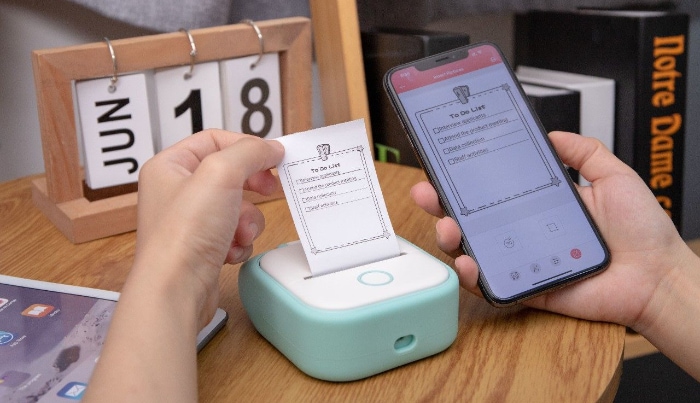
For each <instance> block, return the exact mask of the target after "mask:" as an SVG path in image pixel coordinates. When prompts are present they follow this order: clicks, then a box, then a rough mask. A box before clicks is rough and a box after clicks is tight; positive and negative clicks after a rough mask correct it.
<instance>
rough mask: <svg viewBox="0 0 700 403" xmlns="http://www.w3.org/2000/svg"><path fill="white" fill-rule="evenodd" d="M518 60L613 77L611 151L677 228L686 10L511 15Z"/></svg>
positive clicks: (556, 68)
mask: <svg viewBox="0 0 700 403" xmlns="http://www.w3.org/2000/svg"><path fill="white" fill-rule="evenodd" d="M515 30H516V35H515V37H516V46H515V48H516V63H517V64H525V65H528V66H533V67H539V68H544V69H552V70H561V71H568V72H572V73H578V74H587V75H594V76H599V77H606V78H611V79H613V80H615V88H616V93H615V99H616V100H615V104H616V111H615V140H614V152H615V154H616V155H617V156H618V157H619V158H620V159H621V160H623V161H624V162H625V163H627V164H628V165H630V166H631V167H632V168H634V169H635V170H636V171H637V173H638V174H639V175H640V176H641V177H642V179H643V180H644V181H645V182H646V183H647V185H649V187H650V188H651V190H652V192H653V193H654V194H655V196H656V198H657V200H658V201H659V203H660V204H661V206H662V207H663V208H664V209H665V210H666V212H667V213H668V214H669V215H670V216H671V218H672V219H673V222H674V223H675V225H676V227H677V228H678V229H679V230H680V226H681V210H682V189H683V152H684V150H683V142H684V136H685V130H686V129H685V125H684V119H685V113H686V76H687V71H688V69H687V49H688V47H687V44H688V16H687V15H685V14H678V13H674V12H668V11H649V10H644V11H634V10H618V11H612V10H581V11H574V12H554V11H533V12H529V13H527V14H523V15H518V16H517V17H516V27H515Z"/></svg>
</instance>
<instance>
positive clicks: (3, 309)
mask: <svg viewBox="0 0 700 403" xmlns="http://www.w3.org/2000/svg"><path fill="white" fill-rule="evenodd" d="M0 296H1V297H0V402H3V403H13V402H28V401H38V402H64V401H66V399H68V400H70V399H73V400H79V399H80V398H81V397H82V395H83V392H84V390H85V387H86V385H87V381H88V379H89V378H90V375H91V374H92V370H93V369H94V366H95V362H96V360H97V358H98V357H99V354H100V351H101V348H102V345H103V343H104V338H105V336H106V334H107V329H108V327H109V322H110V319H111V317H112V312H113V311H114V307H115V304H116V302H115V301H110V300H103V299H98V298H93V297H86V296H79V295H66V294H62V293H59V292H53V291H45V290H37V289H33V288H27V287H20V286H14V285H8V284H0Z"/></svg>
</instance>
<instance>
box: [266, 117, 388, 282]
mask: <svg viewBox="0 0 700 403" xmlns="http://www.w3.org/2000/svg"><path fill="white" fill-rule="evenodd" d="M276 140H278V141H279V142H281V143H282V144H283V145H284V148H285V154H284V159H283V160H282V162H280V164H279V165H277V170H278V172H279V176H280V180H281V182H282V187H283V188H284V194H285V196H286V197H287V202H288V203H289V208H290V210H291V211H292V217H293V218H294V225H295V226H296V229H297V233H298V234H299V239H300V241H301V244H302V246H303V247H304V252H305V253H306V258H307V260H308V262H309V267H310V268H311V274H312V275H314V276H316V275H320V274H326V273H331V272H334V271H338V270H342V269H347V268H350V267H355V266H359V265H362V264H367V263H372V262H376V261H380V260H383V259H387V258H391V257H395V256H398V255H399V254H400V251H399V245H398V241H397V240H396V235H395V234H394V229H393V227H392V226H391V222H390V221H389V215H388V214H387V211H386V205H385V203H384V197H383V196H382V191H381V189H380V188H379V181H378V180H377V173H376V171H375V170H374V163H373V160H372V154H371V152H370V148H369V143H368V141H367V133H366V131H365V124H364V122H363V121H362V120H355V121H352V122H348V123H341V124H338V125H334V126H328V127H323V128H320V129H314V130H309V131H306V132H301V133H296V134H291V135H287V136H282V137H280V138H278V139H276Z"/></svg>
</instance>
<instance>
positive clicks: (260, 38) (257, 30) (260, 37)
mask: <svg viewBox="0 0 700 403" xmlns="http://www.w3.org/2000/svg"><path fill="white" fill-rule="evenodd" d="M241 22H243V23H246V24H248V25H250V26H251V27H253V29H254V30H255V35H257V36H258V42H259V43H260V51H259V52H258V59H257V60H256V61H255V62H253V63H252V64H251V65H250V69H251V70H252V69H254V68H255V67H256V66H257V65H258V63H260V60H261V59H262V57H263V53H265V40H264V38H263V34H262V32H261V31H260V28H258V24H256V23H255V21H253V20H242V21H241Z"/></svg>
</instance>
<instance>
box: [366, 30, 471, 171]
mask: <svg viewBox="0 0 700 403" xmlns="http://www.w3.org/2000/svg"><path fill="white" fill-rule="evenodd" d="M361 38H362V53H363V57H364V67H365V81H366V82H367V99H368V101H369V113H370V121H371V124H372V137H373V140H374V147H375V151H376V154H375V155H376V158H377V160H379V161H382V162H396V163H400V164H403V165H410V166H415V167H420V162H419V161H418V158H417V157H416V154H415V152H414V151H413V148H412V147H411V143H410V141H409V140H408V136H407V135H406V132H405V131H404V129H403V127H402V126H401V122H400V121H399V118H398V116H396V112H395V111H394V108H393V107H392V106H391V101H389V98H388V97H387V95H386V93H385V92H384V84H383V79H384V74H385V73H386V72H387V71H388V70H389V69H390V68H392V67H395V66H398V65H399V64H403V63H407V62H411V61H413V60H416V59H420V58H422V57H426V56H432V55H434V54H437V53H440V52H444V51H447V50H450V49H453V48H456V47H459V46H463V45H468V44H469V35H467V34H463V33H453V32H439V31H433V30H422V29H400V28H376V29H374V30H372V31H363V32H361Z"/></svg>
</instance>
